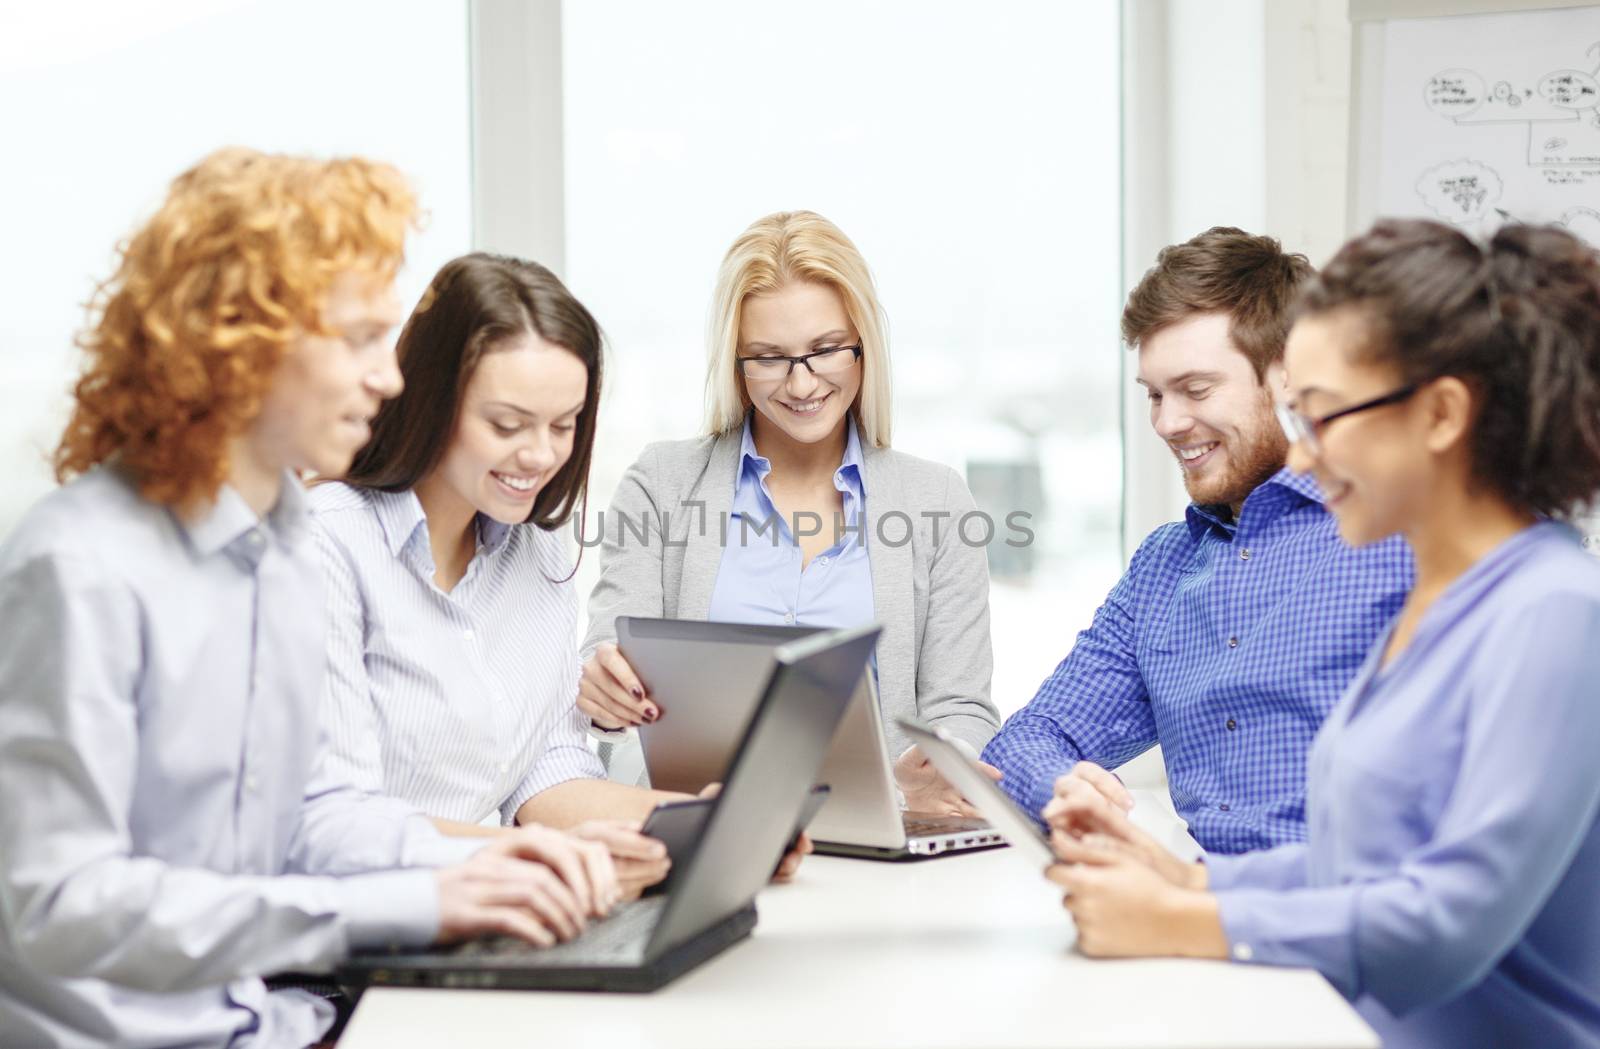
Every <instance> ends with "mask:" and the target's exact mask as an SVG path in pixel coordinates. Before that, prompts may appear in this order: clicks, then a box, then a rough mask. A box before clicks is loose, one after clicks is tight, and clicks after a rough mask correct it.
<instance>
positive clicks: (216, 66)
mask: <svg viewBox="0 0 1600 1049" xmlns="http://www.w3.org/2000/svg"><path fill="white" fill-rule="evenodd" d="M466 6H467V5H466V0H347V2H341V3H337V4H326V3H316V2H313V0H277V2H274V3H265V2H238V0H232V2H221V3H219V2H213V0H207V2H199V0H166V2H153V0H116V2H113V0H104V2H88V3H85V2H72V3H63V4H58V5H50V4H33V5H30V6H29V9H28V14H27V17H26V19H25V21H22V22H19V24H17V25H11V24H8V25H7V27H6V29H7V32H6V33H5V34H4V36H5V39H4V40H3V41H0V55H3V60H0V98H4V99H5V100H6V103H5V105H4V106H3V107H0V141H4V142H5V143H7V145H8V147H14V148H8V153H7V157H6V163H5V164H4V165H0V199H4V200H6V201H8V202H9V204H10V207H9V209H8V212H7V226H6V244H7V250H6V251H5V252H0V288H3V289H4V303H5V308H4V309H0V366H3V368H4V375H5V381H4V382H3V383H0V536H4V535H5V534H6V533H7V532H8V531H9V530H10V528H11V526H12V524H14V523H15V521H16V519H17V517H18V516H20V515H21V514H22V513H23V511H24V510H26V509H27V507H28V506H29V505H30V504H31V503H33V502H34V501H35V500H36V499H38V498H39V496H40V495H42V494H43V493H44V492H46V491H48V490H49V489H50V488H51V487H52V485H53V482H52V480H51V479H50V474H49V470H48V467H47V465H46V462H45V459H46V456H47V454H48V452H49V450H50V449H51V448H52V447H53V446H54V444H55V441H56V439H57V438H58V437H59V436H60V432H61V426H62V424H63V423H64V422H65V421H66V415H67V410H68V388H69V386H70V385H71V382H72V379H73V376H74V375H75V374H76V373H77V370H78V366H79V362H80V358H79V355H78V353H77V351H76V350H75V349H74V348H73V345H72V338H73V335H74V334H75V333H76V332H77V331H78V330H79V329H80V328H81V327H82V326H83V322H84V313H83V304H84V303H85V301H86V300H87V299H88V298H89V296H90V294H91V292H92V291H93V289H94V285H95V282H96V281H97V280H103V279H104V278H106V277H107V276H109V275H110V273H111V269H112V265H113V261H114V260H113V254H112V250H111V249H112V245H113V244H114V243H115V242H116V241H117V240H118V239H119V238H121V237H123V236H126V235H127V234H128V233H129V232H130V231H131V230H132V229H133V228H134V227H135V226H136V225H137V224H138V223H140V222H142V221H143V219H144V218H145V217H146V216H147V215H148V214H149V213H150V212H151V211H153V210H154V208H155V206H156V205H157V204H158V203H159V202H160V200H161V198H162V195H163V194H164V192H165V190H166V186H167V183H168V182H169V181H170V180H171V179H172V177H173V176H175V175H177V174H178V173H179V172H180V171H182V170H184V169H185V168H187V167H189V166H190V165H191V164H193V163H194V162H195V161H197V160H198V159H200V157H202V156H204V155H205V154H207V153H209V152H211V151H212V150H214V149H216V148H218V147H220V146H224V145H245V146H251V147H254V148H258V149H264V150H281V151H291V152H308V153H314V154H318V155H332V154H348V153H360V154H364V155H367V156H371V157H374V158H376V159H381V160H386V161H389V162H390V163H393V164H395V165H396V166H397V167H399V168H400V169H401V170H402V171H404V172H405V173H406V174H407V175H408V176H410V177H411V179H412V181H413V183H414V185H415V186H416V188H417V191H418V193H419V194H420V196H421V200H422V204H423V207H424V208H426V209H427V211H428V221H427V226H426V228H425V230H424V231H423V232H422V233H420V234H419V235H417V236H415V237H414V238H413V239H412V241H411V244H410V245H409V249H410V250H409V253H408V258H409V265H408V267H407V269H406V271H405V272H404V273H403V274H402V275H401V281H400V294H401V301H402V302H403V303H404V304H405V306H406V308H407V309H409V308H410V306H411V305H412V304H413V303H414V302H416V300H417V297H418V296H419V295H420V294H421V291H422V288H423V286H424V285H425V284H426V282H427V279H428V278H429V277H431V276H432V275H433V271H434V270H435V269H437V268H438V267H439V266H440V265H441V264H443V263H444V261H445V260H447V259H449V258H451V257H452V256H454V255H458V254H460V253H461V252H464V251H467V250H468V249H469V248H470V246H471V244H470V241H471V229H472V224H471V211H472V202H471V196H470V194H471V149H470V124H469V119H470V108H469V104H468V95H469V91H470V82H469V79H468V69H467V11H466ZM13 21H16V20H13ZM242 41H243V42H247V43H243V44H242V43H241V42H242Z"/></svg>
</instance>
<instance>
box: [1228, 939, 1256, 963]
mask: <svg viewBox="0 0 1600 1049" xmlns="http://www.w3.org/2000/svg"><path fill="white" fill-rule="evenodd" d="M1255 956H1256V952H1255V951H1254V950H1252V949H1251V947H1250V945H1249V944H1248V943H1236V944H1234V945H1233V959H1234V961H1238V962H1247V961H1249V960H1250V959H1252V958H1254V957H1255Z"/></svg>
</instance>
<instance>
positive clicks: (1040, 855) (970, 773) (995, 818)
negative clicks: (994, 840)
mask: <svg viewBox="0 0 1600 1049" xmlns="http://www.w3.org/2000/svg"><path fill="white" fill-rule="evenodd" d="M899 725H900V727H901V728H902V729H904V730H905V732H906V734H907V735H908V736H910V737H911V738H912V739H913V740H915V741H916V743H917V745H918V746H920V747H921V748H922V752H923V753H924V754H926V755H927V756H928V760H929V761H931V762H933V765H934V768H937V769H938V770H939V771H940V772H941V773H943V774H944V778H945V779H947V780H949V781H950V785H951V786H953V787H955V788H956V789H957V790H959V791H960V792H961V794H962V796H963V797H965V798H966V799H967V800H968V801H970V802H972V804H973V806H974V807H976V808H977V810H978V811H979V812H981V813H983V815H984V817H985V818H986V819H988V821H989V822H990V823H992V824H993V825H994V827H995V829H996V830H998V831H999V832H1000V833H1001V834H1002V835H1003V836H1004V837H1005V840H1006V843H1007V844H1008V845H1010V846H1011V847H1012V848H1013V849H1015V850H1016V851H1017V853H1018V855H1019V856H1020V857H1021V858H1022V859H1025V860H1027V861H1028V863H1030V864H1032V865H1033V866H1035V867H1037V868H1039V869H1041V870H1042V869H1043V868H1045V867H1048V866H1050V865H1051V864H1052V863H1056V862H1058V861H1057V860H1056V855H1055V851H1054V850H1053V849H1051V848H1050V839H1049V838H1048V837H1046V836H1045V833H1044V831H1042V830H1040V829H1039V825H1038V824H1037V823H1035V822H1033V820H1032V819H1031V818H1030V817H1029V816H1028V814H1027V813H1025V812H1023V811H1022V810H1021V809H1020V808H1018V807H1017V803H1016V802H1014V801H1012V800H1011V797H1010V795H1008V794H1006V792H1005V791H1003V790H1001V789H1000V788H999V786H997V785H996V784H995V782H994V781H993V780H991V779H990V778H989V777H988V776H986V775H984V774H983V771H982V770H981V769H979V768H978V767H977V766H976V765H974V764H973V763H972V761H971V760H970V759H968V757H967V756H966V755H965V754H963V753H962V752H961V750H960V748H959V747H957V746H956V744H955V740H954V738H953V737H951V736H950V734H949V733H947V732H945V731H944V729H941V728H932V727H929V726H927V725H923V724H920V723H918V722H916V721H912V720H910V719H909V718H900V719H899Z"/></svg>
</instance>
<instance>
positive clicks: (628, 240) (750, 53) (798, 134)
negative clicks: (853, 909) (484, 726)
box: [562, 0, 1126, 712]
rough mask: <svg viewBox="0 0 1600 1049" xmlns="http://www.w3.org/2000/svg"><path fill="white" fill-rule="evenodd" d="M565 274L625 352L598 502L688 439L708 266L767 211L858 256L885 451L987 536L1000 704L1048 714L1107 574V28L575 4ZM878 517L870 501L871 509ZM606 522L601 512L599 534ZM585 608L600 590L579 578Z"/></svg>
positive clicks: (968, 9)
mask: <svg viewBox="0 0 1600 1049" xmlns="http://www.w3.org/2000/svg"><path fill="white" fill-rule="evenodd" d="M562 22H563V26H562V30H563V35H564V39H563V47H564V57H563V66H564V79H565V84H564V121H565V144H564V148H565V164H566V223H567V246H566V247H567V266H566V269H567V274H566V275H567V277H568V280H569V283H570V284H571V286H572V288H573V290H574V291H575V292H576V293H577V294H578V295H579V296H580V297H582V298H583V299H584V301H585V302H586V303H587V304H588V305H589V306H590V307H591V308H592V309H593V310H594V312H595V315H596V316H597V317H598V318H599V319H600V321H601V323H602V324H603V325H604V327H605V328H606V331H607V334H608V335H609V337H610V341H611V347H612V350H613V356H612V367H611V370H610V373H609V383H610V388H609V393H608V395H607V398H606V402H605V405H604V409H603V414H602V416H601V443H600V447H599V448H598V449H597V454H596V463H595V471H594V479H593V480H594V491H595V498H594V507H596V508H598V507H603V506H605V505H606V504H607V503H608V502H609V499H610V496H611V493H612V491H613V490H614V488H615V485H616V482H617V479H618V478H619V476H620V475H621V472H622V471H623V469H625V468H626V466H627V465H628V463H629V462H631V461H632V460H633V458H634V457H635V456H636V455H637V454H638V452H639V450H640V449H641V448H642V447H643V445H644V444H645V443H646V442H648V441H652V440H659V439H664V438H678V437H689V436H693V435H695V434H696V433H698V432H699V427H700V424H701V415H702V391H703V388H704V368H705V341H704V332H705V322H706V316H707V311H708V307H709V303H710V298H711V291H712V285H713V281H714V277H715V272H716V268H717V264H718V262H719V261H720V259H721V256H722V253H723V252H724V251H725V250H726V248H727V246H728V245H729V244H730V243H731V242H732V240H733V238H734V237H735V236H736V235H737V234H738V233H739V232H740V231H741V230H742V229H743V228H744V227H745V226H746V225H747V224H748V223H749V222H751V221H752V220H754V219H755V218H757V217H759V216H761V215H765V214H767V213H769V212H773V211H778V210H788V209H797V208H807V209H811V210H814V211H818V212H820V213H822V214H823V215H826V216H827V217H828V218H830V219H832V220H833V221H834V222H836V223H837V224H838V225H839V226H840V227H841V228H842V229H844V231H845V232H846V233H847V234H848V235H849V236H850V237H851V238H852V239H853V240H854V241H855V242H856V244H857V245H858V246H859V247H860V248H861V250H862V252H863V254H864V255H865V256H866V258H867V261H868V263H869V264H870V265H871V267H872V269H873V272H874V275H875V277H876V279H877V282H878V286H879V291H880V293H881V297H882V301H883V303H884V306H885V309H886V311H887V313H888V317H889V333H890V345H891V350H892V359H893V374H894V385H895V439H894V443H895V446H896V447H898V448H900V449H902V450H904V451H906V452H910V453H912V454H915V455H919V456H923V457H925V458H930V459H935V460H938V461H941V462H945V463H948V464H950V465H952V466H955V467H957V468H958V469H961V470H963V471H964V473H965V474H966V476H967V479H968V483H969V485H970V486H971V487H972V489H973V492H974V495H975V496H976V497H977V499H978V500H979V503H980V506H982V507H983V508H984V509H985V510H987V511H989V512H990V513H991V515H992V516H994V517H995V519H996V520H997V522H1003V521H1004V519H1005V516H1006V514H1007V513H1009V512H1011V511H1013V510H1022V511H1026V512H1029V513H1031V514H1033V518H1032V521H1031V522H1030V525H1029V527H1031V528H1032V530H1033V531H1034V532H1035V535H1036V538H1035V540H1034V542H1033V543H1032V544H1031V545H1029V546H1026V547H1022V548H1015V547H1008V546H1006V545H1005V544H1004V542H1003V540H1004V538H1005V536H1006V535H1007V534H1008V533H1007V532H1006V530H1005V529H1004V527H1003V524H1002V527H1001V529H1000V537H1001V538H1000V539H998V540H997V541H996V543H995V544H994V545H993V546H992V547H991V550H992V557H991V568H992V570H993V572H994V576H995V585H994V590H993V612H994V630H995V649H996V675H995V684H994V695H995V701H996V703H997V704H998V705H999V706H1000V708H1001V710H1002V711H1003V712H1009V711H1010V710H1012V709H1015V708H1016V707H1018V706H1020V705H1021V704H1022V703H1024V702H1026V700H1027V699H1028V698H1029V697H1030V696H1031V695H1032V692H1033V689H1034V688H1035V687H1036V686H1037V684H1038V682H1039V680H1040V679H1041V678H1042V677H1043V676H1044V675H1045V674H1047V673H1048V672H1049V671H1050V669H1051V668H1052V667H1053V666H1054V664H1055V662H1056V660H1058V659H1059V658H1060V657H1061V656H1062V655H1063V654H1065V653H1066V651H1067V650H1068V648H1069V647H1070V645H1071V642H1072V637H1073V634H1074V632H1075V631H1076V630H1077V629H1078V628H1080V627H1081V626H1083V625H1085V624H1086V623H1087V622H1088V619H1089V616H1090V614H1091V612H1092V610H1093V608H1094V607H1095V606H1096V604H1097V603H1098V602H1099V601H1100V600H1101V599H1102V598H1103V597H1104V595H1105V593H1106V590H1107V589H1108V587H1109V586H1110V584H1111V583H1112V582H1113V581H1114V580H1115V578H1116V575H1117V573H1118V570H1119V560H1120V552H1119V550H1120V548H1119V534H1118V528H1119V524H1118V522H1119V512H1120V500H1121V447H1120V438H1119V421H1118V418H1119V417H1118V404H1119V389H1120V387H1119V383H1120V381H1121V380H1120V368H1121V365H1122V360H1121V357H1122V355H1123V354H1124V353H1125V352H1126V351H1124V350H1122V349H1121V348H1120V346H1119V343H1118V336H1117V318H1118V313H1119V310H1120V288H1119V228H1120V201H1119V162H1118V157H1119V132H1118V119H1119V113H1118V98H1119V91H1120V81H1119V69H1118V55H1119V44H1118V24H1117V5H1116V4H1115V3H1114V2H1112V0H1094V2H1086V3H1076V4H1057V3H1048V2H1042V0H1007V2H1001V3H996V4H990V5H986V6H984V7H983V8H982V9H981V10H979V9H977V8H974V7H973V6H972V5H970V4H958V3H953V2H942V0H941V2H919V3H909V2H902V3H882V4H862V3H852V2H846V0H824V2H814V3H809V4H805V5H787V4H785V5H777V4H770V5H769V4H749V3H742V2H738V0H698V2H696V3H693V4H659V3H653V2H649V0H585V2H583V3H568V4H565V5H563V10H562ZM869 498H870V493H869ZM591 513H592V511H591ZM585 560H586V562H587V563H586V564H585V566H584V571H583V573H582V574H581V575H580V578H579V582H580V592H581V593H584V594H587V592H588V585H589V584H590V583H592V580H593V578H594V575H593V573H594V564H593V561H594V558H592V557H589V558H586V559H585Z"/></svg>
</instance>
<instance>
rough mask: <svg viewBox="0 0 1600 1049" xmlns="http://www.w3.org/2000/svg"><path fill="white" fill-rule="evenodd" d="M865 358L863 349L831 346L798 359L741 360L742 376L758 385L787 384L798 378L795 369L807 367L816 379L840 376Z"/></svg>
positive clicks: (747, 358) (761, 358)
mask: <svg viewBox="0 0 1600 1049" xmlns="http://www.w3.org/2000/svg"><path fill="white" fill-rule="evenodd" d="M860 357H861V347H860V346H859V345H857V346H829V347H828V348H826V349H822V350H817V351H815V352H813V353H802V354H801V355H800V356H798V357H780V356H777V355H773V356H771V357H740V358H739V374H741V375H743V376H744V377H745V379H746V380H747V381H748V380H751V379H754V380H755V381H757V382H772V381H774V380H777V381H779V382H783V381H787V380H788V378H789V376H791V375H793V374H794V366H795V365H797V364H804V365H805V366H806V371H808V372H810V373H811V374H812V375H837V374H838V373H839V372H842V371H846V370H848V369H849V368H850V366H851V365H853V364H855V362H856V361H857V360H859V359H860Z"/></svg>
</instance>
